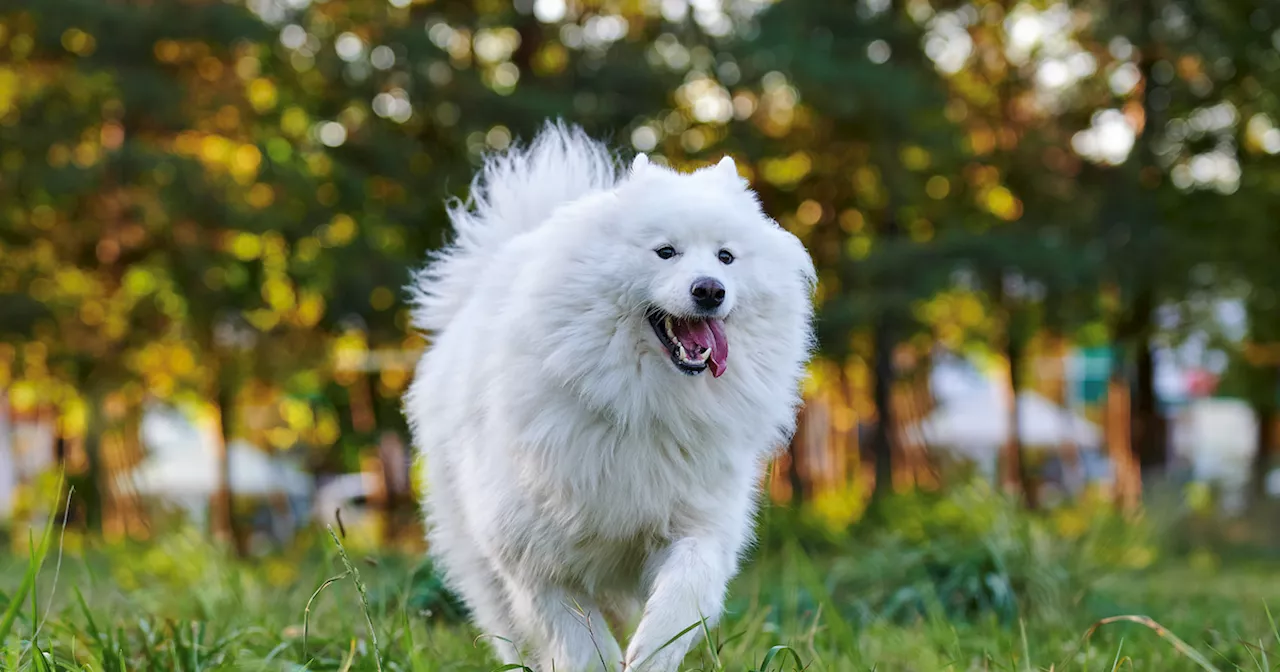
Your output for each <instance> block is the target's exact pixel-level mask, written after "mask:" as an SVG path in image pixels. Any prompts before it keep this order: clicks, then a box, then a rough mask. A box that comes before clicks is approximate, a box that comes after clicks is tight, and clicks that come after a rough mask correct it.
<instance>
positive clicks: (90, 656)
mask: <svg viewBox="0 0 1280 672" xmlns="http://www.w3.org/2000/svg"><path fill="white" fill-rule="evenodd" d="M58 536H59V534H58V533H57V532H55V533H54V534H53V535H52V537H53V543H51V544H50V546H49V548H50V552H49V554H48V555H47V557H46V559H45V561H44V563H43V568H42V569H41V570H40V576H39V580H38V581H37V582H36V583H37V585H38V587H39V589H38V591H37V592H36V599H35V600H32V599H31V597H30V596H29V595H28V596H27V597H26V598H25V599H24V600H23V602H22V604H21V605H20V606H21V608H15V609H12V610H11V612H12V613H13V618H12V621H11V625H6V623H5V621H4V620H3V619H0V643H2V644H3V647H0V648H3V650H4V653H3V655H2V656H0V669H2V670H43V669H53V670H57V669H76V670H81V669H84V670H88V669H92V670H104V671H114V670H185V671H194V670H214V669H219V670H250V669H261V670H301V669H309V670H377V669H379V666H381V669H383V670H413V671H416V672H443V671H445V670H460V671H464V670H465V671H472V670H480V671H485V670H494V669H496V666H495V665H493V664H492V663H491V662H489V661H488V660H487V658H486V657H485V655H484V651H483V646H482V645H481V643H480V642H478V641H477V638H478V637H479V636H480V634H481V633H478V632H475V631H473V630H471V629H470V628H469V627H467V626H466V625H464V624H462V623H459V622H457V621H456V620H452V619H450V618H448V616H449V613H448V612H449V603H448V602H447V601H446V600H445V599H444V598H445V597H447V596H443V595H442V594H441V593H440V592H439V586H438V584H437V582H436V581H435V580H434V577H433V575H432V574H431V573H430V571H429V568H428V567H425V566H423V565H422V561H421V559H420V558H416V557H407V556H403V555H395V554H382V555H379V556H377V557H376V558H374V557H369V556H367V555H365V554H363V553H361V552H356V551H347V550H346V549H345V548H344V549H342V552H340V551H339V547H338V545H337V544H335V543H334V540H332V539H329V538H328V537H327V536H326V535H324V534H323V533H317V534H316V535H314V537H313V538H312V539H311V540H309V541H303V542H300V543H299V546H298V548H297V549H294V550H286V551H285V552H283V553H281V554H280V555H279V556H273V557H271V558H266V559H260V560H254V561H231V560H228V559H226V555H225V553H223V552H222V551H220V550H217V549H214V548H213V547H211V546H210V545H209V544H207V543H206V542H205V541H204V540H203V539H202V538H201V537H200V536H199V535H197V534H194V533H186V534H177V533H175V534H169V535H165V536H164V537H163V538H161V539H160V540H158V541H155V542H152V543H149V544H145V545H137V544H129V545H106V544H103V543H101V542H96V543H89V542H87V541H86V540H83V539H79V538H78V537H75V535H74V534H73V536H72V540H71V541H68V540H66V539H64V540H63V541H62V544H61V547H59V546H58V544H57V537H58ZM35 543H36V546H37V547H38V544H39V538H38V536H37V538H36V541H35ZM20 547H25V545H22V546H20ZM59 548H61V549H62V551H63V552H62V555H61V558H59V556H58V550H59ZM912 548H923V547H920V546H918V545H914V544H910V543H905V544H897V545H895V544H887V545H885V544H876V545H874V546H872V545H868V546H866V547H865V548H863V549H862V550H861V551H850V552H849V553H847V554H831V551H830V549H829V548H828V549H826V550H824V551H823V552H824V553H826V555H821V556H818V555H815V553H814V552H806V551H802V550H800V547H799V546H798V545H795V544H784V545H780V546H777V547H772V546H767V545H766V546H764V547H762V548H761V549H759V550H758V551H757V553H756V556H755V557H754V558H753V561H752V563H751V564H749V565H748V566H747V567H746V569H745V570H744V572H743V574H742V575H741V576H740V578H739V579H738V580H737V581H736V583H735V584H734V586H733V590H732V599H731V601H730V605H729V609H730V613H729V615H728V616H727V617H726V619H725V621H724V623H723V624H722V625H721V627H719V628H717V629H715V630H714V631H712V633H711V640H710V641H711V642H712V643H713V645H712V646H705V645H704V646H702V647H700V648H699V650H697V651H696V652H695V653H694V654H693V655H691V656H690V657H689V659H688V661H687V662H686V667H685V669H687V670H734V671H739V670H752V671H754V670H766V669H768V670H792V669H800V668H799V667H798V666H797V663H798V664H799V666H803V669H808V670H830V671H832V672H836V671H840V672H844V671H853V670H907V671H913V670H914V671H919V672H933V671H937V670H1016V671H1019V672H1021V671H1024V670H1112V669H1123V670H1129V669H1132V670H1158V671H1160V672H1165V671H1175V670H1206V669H1218V670H1224V671H1225V670H1236V669H1243V670H1271V669H1273V667H1272V666H1273V665H1276V664H1277V663H1280V645H1278V642H1277V639H1278V635H1277V631H1276V628H1275V627H1274V625H1273V624H1272V623H1271V621H1270V619H1269V614H1268V608H1267V607H1268V604H1280V572H1276V571H1274V569H1272V568H1271V567H1270V566H1269V565H1265V564H1260V565H1256V566H1249V565H1239V566H1234V565H1233V566H1225V565H1222V564H1220V563H1217V564H1215V563H1213V562H1209V561H1205V560H1203V559H1201V560H1198V561H1196V562H1188V561H1186V560H1185V559H1173V560H1169V561H1167V562H1162V563H1159V564H1157V565H1153V566H1150V567H1147V568H1144V569H1141V570H1135V571H1132V572H1126V573H1114V574H1112V573H1107V575H1106V576H1102V575H1099V576H1098V578H1096V579H1086V580H1084V581H1082V582H1079V583H1076V581H1078V580H1077V579H1063V578H1062V577H1065V576H1067V574H1068V573H1066V572H1059V571H1057V570H1056V568H1053V567H1035V568H1031V569H1032V570H1033V571H1032V572H1023V573H1020V572H1016V571H1005V570H1004V569H1001V568H1000V567H998V566H997V567H995V569H990V568H988V569H982V567H985V566H986V565H985V564H984V563H986V562H987V556H984V555H982V551H979V552H978V555H977V556H971V555H966V554H968V553H970V551H967V550H966V551H961V552H957V553H955V554H952V555H945V554H944V555H938V554H937V553H935V552H933V551H928V552H926V553H923V554H920V555H910V553H911V552H912V551H911V550H910V549H912ZM904 549H906V550H904ZM344 556H345V557H346V558H347V560H345V561H344ZM929 557H932V558H933V559H934V560H928V559H927V558H929ZM972 557H978V558H979V559H978V560H977V561H973V560H972ZM1001 557H1012V556H1001ZM921 558H926V560H925V561H923V562H922V561H921ZM937 558H942V561H941V562H935V560H937ZM26 562H27V561H26V560H25V559H24V558H21V557H17V556H11V557H9V558H8V559H3V558H0V607H4V606H6V605H8V606H15V605H13V604H12V603H11V600H12V599H13V597H15V596H18V595H20V585H21V583H22V580H23V577H24V575H25V572H26V569H27V566H28V565H27V564H26ZM347 562H349V563H350V569H348V565H347ZM966 563H970V564H969V565H967V564H966ZM999 564H1000V563H999V562H997V563H996V565H999ZM970 565H971V566H972V567H975V568H978V569H975V570H974V571H972V572H970V570H969V569H966V567H968V566H970ZM910 567H917V568H923V570H925V571H926V572H930V573H928V574H919V575H914V574H912V572H913V571H914V570H912V569H905V570H904V569H903V568H910ZM353 570H354V571H353ZM1046 570H1048V571H1046ZM1090 571H1092V570H1090ZM939 572H941V573H939ZM966 572H969V573H966ZM357 574H358V576H359V579H360V584H359V585H362V586H363V596H362V593H361V591H360V590H358V588H357V583H356V581H355V577H356V575H357ZM907 575H911V576H932V577H933V578H932V579H930V580H928V581H925V582H923V583H922V582H921V581H919V580H917V579H908V580H904V578H903V577H904V576H907ZM337 577H341V578H337ZM335 578H336V580H334V581H332V582H328V581H329V580H330V579H335ZM326 582H328V583H326ZM980 584H984V585H980ZM322 587H323V588H324V589H323V590H321V591H320V592H319V593H317V590H318V589H320V588H322ZM1006 588H1009V589H1011V590H1012V593H1017V594H1018V595H1019V597H1017V598H1016V599H1012V598H1011V599H1009V600H1008V601H1007V602H1002V600H1003V599H1004V598H1003V597H1002V595H1005V594H1006V593H1010V591H1009V590H1006ZM942 593H946V595H943V596H941V597H939V594H942ZM1117 615H1136V616H1143V617H1147V618H1150V619H1152V621H1153V622H1149V623H1146V624H1142V623H1128V622H1120V623H1113V624H1106V625H1102V626H1099V628H1098V629H1097V631H1096V632H1094V633H1093V634H1092V635H1091V636H1087V635H1088V633H1089V630H1090V627H1091V626H1092V625H1093V624H1094V623H1096V622H1097V621H1098V620H1099V619H1101V618H1103V617H1108V616H1117ZM33 623H34V624H35V628H33ZM370 623H372V626H373V633H374V634H375V635H376V639H377V646H376V650H377V652H378V655H377V656H375V655H374V650H375V647H374V644H373V638H371V637H370V630H369V624H370ZM1155 623H1158V624H1159V625H1158V626H1157V625H1155ZM33 629H34V630H36V631H37V632H38V634H37V637H36V646H37V647H38V650H39V651H40V652H42V653H43V654H44V658H45V660H48V661H52V663H53V664H52V665H51V666H50V667H48V668H46V667H43V666H41V664H40V662H39V658H38V654H37V650H36V649H35V648H33V647H32V638H31V635H32V632H33ZM1166 629H1167V630H1166ZM1179 638H1180V639H1179ZM779 647H786V648H779ZM1197 657H1198V658H1199V660H1198V659H1197ZM766 663H767V667H765V665H766ZM1277 669H1280V668H1277Z"/></svg>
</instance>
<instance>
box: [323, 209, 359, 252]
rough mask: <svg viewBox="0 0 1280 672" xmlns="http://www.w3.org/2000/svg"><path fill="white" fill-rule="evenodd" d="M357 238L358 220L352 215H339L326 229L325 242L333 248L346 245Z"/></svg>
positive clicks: (335, 216)
mask: <svg viewBox="0 0 1280 672" xmlns="http://www.w3.org/2000/svg"><path fill="white" fill-rule="evenodd" d="M355 237H356V220H354V219H352V218H351V216H350V215H346V214H342V213H339V214H337V215H334V217H333V221H331V222H329V226H327V227H325V230H324V239H325V242H326V243H328V244H329V245H332V246H340V245H346V244H347V243H350V242H351V241H352V239H354V238H355Z"/></svg>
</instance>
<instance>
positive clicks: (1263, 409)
mask: <svg viewBox="0 0 1280 672" xmlns="http://www.w3.org/2000/svg"><path fill="white" fill-rule="evenodd" d="M1264 366H1265V368H1263V369H1262V370H1261V371H1259V376H1258V377H1259V383H1260V384H1259V385H1258V387H1257V389H1255V390H1253V398H1254V402H1253V412H1254V415H1255V416H1256V417H1257V419H1258V450H1257V452H1256V453H1254V454H1253V464H1252V465H1251V467H1250V469H1249V494H1250V495H1251V496H1252V500H1253V504H1254V505H1255V506H1256V505H1259V504H1262V503H1264V502H1265V501H1266V500H1267V472H1268V471H1269V470H1270V467H1271V452H1272V449H1273V448H1274V446H1275V442H1276V435H1275V434H1276V432H1275V426H1276V388H1277V386H1278V385H1280V367H1276V366H1272V365H1269V364H1268V365H1264Z"/></svg>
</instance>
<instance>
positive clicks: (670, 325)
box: [662, 315, 680, 343]
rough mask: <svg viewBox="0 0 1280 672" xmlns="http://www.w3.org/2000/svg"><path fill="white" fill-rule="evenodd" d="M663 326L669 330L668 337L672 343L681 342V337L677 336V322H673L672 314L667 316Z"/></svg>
mask: <svg viewBox="0 0 1280 672" xmlns="http://www.w3.org/2000/svg"><path fill="white" fill-rule="evenodd" d="M662 326H663V328H665V329H666V330H667V338H670V339H671V342H672V343H679V342H680V339H678V338H676V331H675V323H674V322H672V320H671V316H670V315H668V316H667V319H666V320H665V321H664V322H663V323H662Z"/></svg>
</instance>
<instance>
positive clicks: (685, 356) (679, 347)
mask: <svg viewBox="0 0 1280 672" xmlns="http://www.w3.org/2000/svg"><path fill="white" fill-rule="evenodd" d="M676 349H677V350H676V356H677V357H679V358H680V361H682V362H687V361H689V353H687V352H685V350H684V346H683V345H677V346H676Z"/></svg>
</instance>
